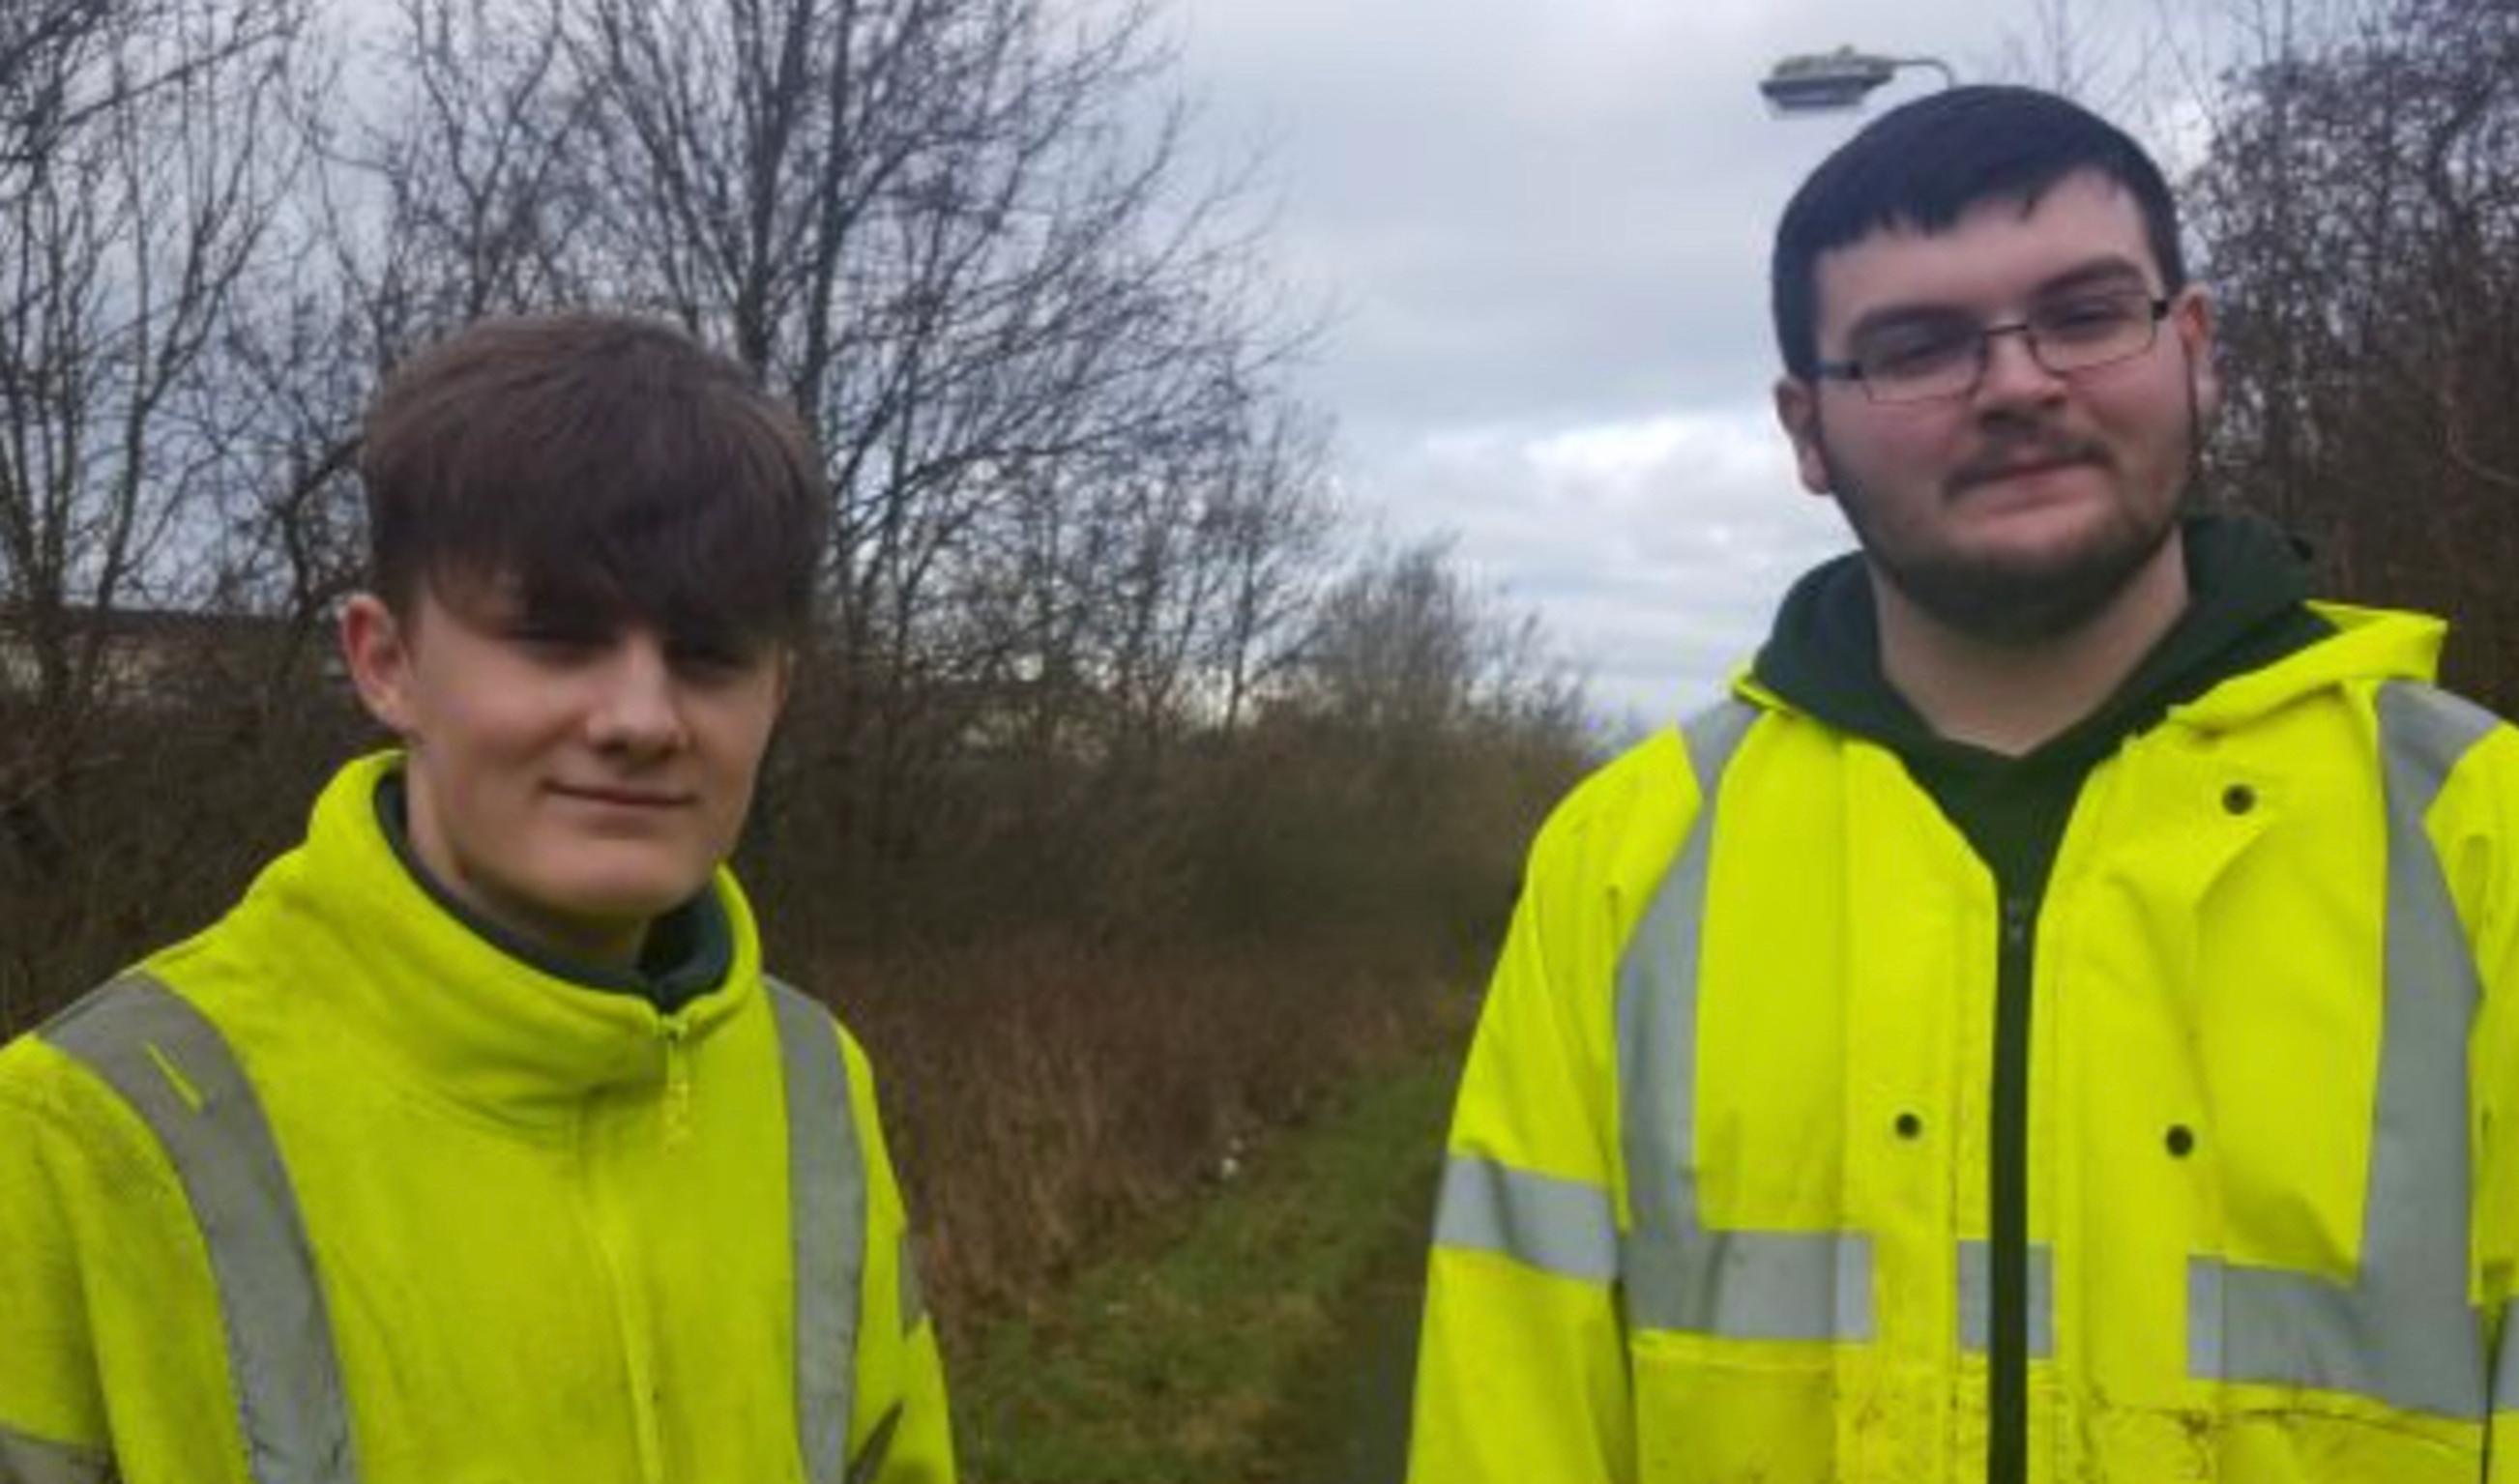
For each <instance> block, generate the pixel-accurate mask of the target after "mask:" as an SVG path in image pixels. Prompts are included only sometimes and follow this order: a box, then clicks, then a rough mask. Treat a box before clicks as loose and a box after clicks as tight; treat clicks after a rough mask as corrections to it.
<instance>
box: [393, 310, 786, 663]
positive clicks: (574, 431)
mask: <svg viewBox="0 0 2519 1484" xmlns="http://www.w3.org/2000/svg"><path fill="white" fill-rule="evenodd" d="M359 472H360V475H361V477H362V478H363V479H364V481H365V483H366V485H367V495H368V544H369V556H370V572H369V580H370V582H371V583H372V584H373V586H374V587H375V589H376V592H377V593H378V594H379V595H380V596H381V597H382V598H383V599H384V601H385V603H386V604H387V605H388V606H389V607H391V608H392V609H393V610H394V611H395V612H397V613H399V614H403V615H406V616H408V615H409V614H410V613H411V612H412V607H413V603H414V601H415V600H416V599H417V598H418V596H419V594H420V589H421V586H422V585H423V584H425V585H427V587H428V589H429V590H431V591H433V592H436V593H438V594H439V595H440V596H442V597H451V596H454V595H456V594H458V593H462V592H465V591H473V590H478V589H480V588H481V587H482V586H483V585H486V584H493V583H498V584H513V585H514V589H515V592H516V598H517V600H518V601H519V602H520V603H521V604H523V605H524V606H525V607H526V608H527V609H528V610H529V611H533V612H548V613H552V614H569V615H575V616H579V617H583V616H585V615H588V614H595V615H599V616H601V617H602V618H603V619H605V620H608V621H619V620H623V619H627V618H632V617H636V618H639V619H641V620H644V621H646V622H650V623H653V624H655V625H656V626H657V627H658V628H660V629H662V630H663V631H665V632H666V633H673V634H677V635H696V636H703V637H705V639H706V640H707V641H709V642H716V643H733V644H742V645H750V644H756V643H759V642H763V641H770V640H794V639H796V638H799V637H801V636H802V634H803V633H804V632H805V630H806V627H807V625H808V624H809V623H810V621H811V617H812V612H813V597H814V577H815V573H816V570H817V568H818V564H819V560H820V556H821V539H822V533H823V530H824V522H825V521H826V520H827V519H828V507H829V503H830V502H829V499H828V496H827V486H826V484H825V481H824V479H823V475H822V470H821V461H820V458H818V456H817V455H816V453H815V451H814V446H813V441H812V439H811V438H810V437H809V436H808V435H807V434H806V431H805V429H804V427H803V425H802V424H801V423H800V422H799V421H798V420H797V418H796V416H795V415H794V414H793V413H791V412H790V411H789V410H788V409H787V408H786V407H785V406H784V405H782V404H781V403H779V402H778V401H777V400H775V399H774V398H773V397H771V396H770V395H769V394H768V393H767V392H765V391H763V390H762V389H761V387H760V385H759V383H758V382H757V381H756V380H755V379H754V378H753V376H752V375H751V373H749V372H748V371H745V370H744V369H743V368H742V367H741V366H740V365H738V364H736V363H735V362H733V361H731V360H729V359H728V358H726V357H724V356H721V355H718V354H716V353H714V352H712V351H710V350H707V349H706V348H704V347H702V346H701V345H700V344H699V343H698V342H697V341H695V340H693V339H692V338H690V337H689V336H688V335H685V334H684V333H683V332H682V331H681V330H679V329H675V328H673V327H669V326H666V325H661V324H657V323H654V322H652V321H648V320H643V319H639V318H635V317H632V316H628V315H619V314H607V313H593V312H574V313H563V314H550V315H532V316H520V317H515V318H504V319H492V320H483V321H479V322H477V323H475V324H472V325H470V326H467V327H464V328H463V329H461V330H459V331H457V332H456V333H455V334H453V335H452V336H450V337H448V338H447V339H445V340H443V341H441V342H439V343H438V344H436V345H434V346H432V347H430V348H429V349H427V350H425V351H423V352H421V353H420V354H419V355H418V356H415V357H414V358H412V359H411V360H409V361H407V362H405V363H404V364H403V365H402V366H401V367H400V368H398V369H397V370H396V371H394V372H393V374H392V375H391V376H390V377H389V378H388V379H387V380H386V382H385V384H384V387H383V388H382V390H380V391H379V392H378V393H377V394H376V401H375V402H374V403H373V404H372V405H371V406H370V408H369V410H368V417H367V427H366V441H365V445H364V448H363V449H362V451H361V455H360V459H359Z"/></svg>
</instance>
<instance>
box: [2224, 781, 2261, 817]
mask: <svg viewBox="0 0 2519 1484" xmlns="http://www.w3.org/2000/svg"><path fill="white" fill-rule="evenodd" d="M2222 807H2224V808H2226V809H2228V810H2230V811H2231V812H2232V813H2233V814H2244V813H2246V812H2247V811H2248V810H2250V809H2252V808H2255V807H2257V791H2256V790H2255V789H2252V788H2250V787H2248V786H2247V785H2246V784H2244V783H2233V784H2232V785H2231V786H2230V787H2229V788H2226V789H2224V790H2222Z"/></svg>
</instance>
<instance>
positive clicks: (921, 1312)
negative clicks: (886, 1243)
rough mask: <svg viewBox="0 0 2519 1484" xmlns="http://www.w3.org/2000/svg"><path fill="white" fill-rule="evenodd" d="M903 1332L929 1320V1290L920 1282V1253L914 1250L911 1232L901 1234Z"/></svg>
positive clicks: (905, 1332)
mask: <svg viewBox="0 0 2519 1484" xmlns="http://www.w3.org/2000/svg"><path fill="white" fill-rule="evenodd" d="M899 1260H900V1264H901V1266H900V1269H899V1271H900V1276H901V1332H902V1333H904V1334H907V1333H908V1332H909V1331H912V1330H915V1329H917V1328H918V1327H919V1326H920V1325H922V1324H925V1323H926V1322H927V1290H926V1289H924V1288H920V1287H919V1283H918V1253H917V1252H916V1251H914V1250H912V1248H911V1246H910V1242H909V1233H907V1232H906V1231H905V1232H903V1233H902V1234H901V1244H900V1258H899Z"/></svg>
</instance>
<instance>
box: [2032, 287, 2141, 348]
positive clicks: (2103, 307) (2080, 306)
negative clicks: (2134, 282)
mask: <svg viewBox="0 0 2519 1484" xmlns="http://www.w3.org/2000/svg"><path fill="white" fill-rule="evenodd" d="M2142 307H2143V300H2141V299H2139V298H2137V297H2135V296H2134V295H2132V294H2124V293H2110V294H2088V295H2084V296H2081V297H2078V298H2071V299H2064V300H2061V301H2059V302H2057V303H2054V304H2048V305H2042V306H2041V307H2040V308H2039V310H2038V314H2037V330H2038V333H2039V334H2040V335H2043V336H2045V337H2047V338H2049V339H2055V340H2064V341H2068V342H2069V341H2077V340H2106V339H2109V338H2111V337H2113V336H2115V335H2118V334H2122V333H2123V332H2124V331H2125V329H2126V327H2128V326H2130V325H2133V324H2134V323H2136V322H2137V321H2138V320H2140V319H2142V318H2143V314H2142Z"/></svg>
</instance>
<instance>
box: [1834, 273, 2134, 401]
mask: <svg viewBox="0 0 2519 1484" xmlns="http://www.w3.org/2000/svg"><path fill="white" fill-rule="evenodd" d="M2169 306H2170V301H2169V300H2167V299H2157V298H2152V297H2149V296H2148V295H2145V294H2143V293H2141V292H2138V291H2134V290H2126V291H2122V292H2114V293H2083V294H2074V295H2072V296H2071V297H2068V298H2062V299H2057V300H2055V302H2053V303H2049V304H2041V305H2039V306H2038V307H2037V308H2035V309H2033V310H2031V311H2030V312H2029V315H2028V318H2026V319H2021V320H2014V321H2012V322H2011V323H2010V324H2008V325H1983V326H1980V325H1976V324H1973V323H1971V322H1970V321H1969V320H1968V319H1967V317H1966V316H1964V315H1957V314H1932V315H1920V316H1915V317H1912V318H1902V319H1900V320H1898V321H1896V322H1894V323H1892V324H1889V325H1886V326H1883V327H1880V328H1879V329H1878V331H1876V332H1874V333H1872V334H1870V335H1867V336H1865V337H1864V339H1863V340H1862V341H1861V343H1858V344H1856V345H1855V346H1854V347H1852V348H1853V351H1854V355H1853V357H1852V359H1850V360H1845V361H1822V362H1821V363H1819V374H1820V375H1821V376H1822V377H1824V378H1826V379H1829V380H1833V381H1852V382H1854V383H1856V384H1857V385H1859V386H1861V387H1862V388H1863V395H1864V396H1866V397H1868V398H1870V399H1871V400H1873V401H1875V402H1887V403H1900V402H1936V401H1940V400H1942V399H1944V398H1949V397H1965V396H1967V395H1968V394H1969V393H1970V392H1973V391H1975V390H1976V388H1977V383H1979V382H1980V381H1983V380H1984V379H1985V367H1986V362H1987V360H1988V359H1989V358H1990V357H1991V356H1992V355H1993V354H1994V337H1995V336H1997V335H2011V334H2016V335H2018V336H2020V338H2021V339H2022V340H2023V341H2024V342H2025V343H2026V344H2027V345H2028V348H2029V354H2030V356H2031V358H2032V359H2034V360H2036V361H2037V363H2038V364H2039V365H2040V366H2042V367H2045V368H2046V369H2047V371H2049V372H2050V373H2052V374H2055V375H2058V376H2070V375H2073V374H2074V373H2076V372H2079V371H2096V370H2097V369H2099V367H2102V366H2113V365H2115V364H2116V363H2117V362H2119V361H2131V360H2133V359H2134V358H2135V357H2137V356H2140V355H2142V354H2143V352H2144V351H2147V350H2149V349H2151V346H2152V342H2153V341H2155V340H2157V339H2158V338H2159V337H2160V322H2161V321H2162V320H2163V319H2166V318H2167V317H2168V315H2169Z"/></svg>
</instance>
